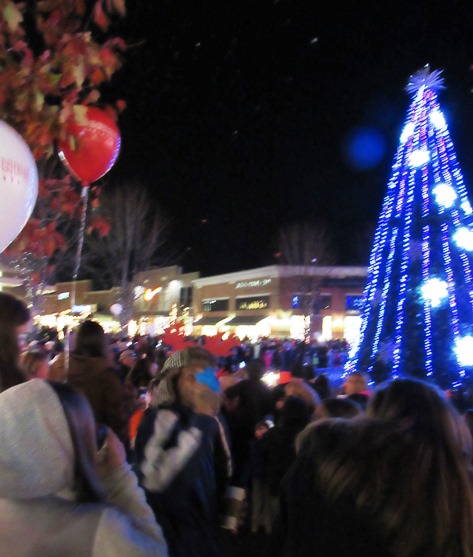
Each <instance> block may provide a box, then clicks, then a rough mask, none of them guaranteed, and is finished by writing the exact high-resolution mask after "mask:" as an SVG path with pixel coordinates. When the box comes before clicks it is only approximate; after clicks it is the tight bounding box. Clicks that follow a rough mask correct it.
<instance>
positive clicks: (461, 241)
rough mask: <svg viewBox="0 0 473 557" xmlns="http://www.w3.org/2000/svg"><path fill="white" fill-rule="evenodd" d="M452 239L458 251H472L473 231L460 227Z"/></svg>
mask: <svg viewBox="0 0 473 557" xmlns="http://www.w3.org/2000/svg"><path fill="white" fill-rule="evenodd" d="M453 239H454V241H455V243H456V244H457V246H458V247H459V248H460V249H464V250H466V251H473V230H470V229H469V228H467V227H466V226H462V227H461V228H459V229H458V230H457V231H456V232H455V234H454V236H453Z"/></svg>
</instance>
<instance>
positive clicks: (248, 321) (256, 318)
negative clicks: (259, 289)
mask: <svg viewBox="0 0 473 557" xmlns="http://www.w3.org/2000/svg"><path fill="white" fill-rule="evenodd" d="M266 317H268V316H267V315H237V316H236V317H234V318H233V319H230V321H227V322H226V323H225V324H226V325H229V326H230V327H238V326H239V325H256V323H259V322H260V321H262V320H263V319H266Z"/></svg>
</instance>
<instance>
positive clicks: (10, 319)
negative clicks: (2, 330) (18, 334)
mask: <svg viewBox="0 0 473 557" xmlns="http://www.w3.org/2000/svg"><path fill="white" fill-rule="evenodd" d="M30 319H31V314H30V310H29V309H28V307H27V305H26V304H25V303H24V302H23V300H20V298H17V297H16V296H13V295H12V294H7V293H5V292H0V326H2V325H4V324H5V325H7V326H8V327H20V326H21V325H25V323H28V321H29V320H30Z"/></svg>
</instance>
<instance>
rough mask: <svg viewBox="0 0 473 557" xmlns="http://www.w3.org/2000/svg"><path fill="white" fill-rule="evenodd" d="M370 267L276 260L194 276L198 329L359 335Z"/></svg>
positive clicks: (250, 333) (252, 335)
mask: <svg viewBox="0 0 473 557" xmlns="http://www.w3.org/2000/svg"><path fill="white" fill-rule="evenodd" d="M366 274H367V269H366V267H317V266H310V267H304V266H279V265H272V266H268V267H260V268H258V269H251V270H247V271H240V272H236V273H228V274H225V275H217V276H212V277H207V278H199V279H196V280H194V281H193V286H194V293H193V300H194V302H193V315H194V332H195V333H197V334H205V335H212V334H215V333H216V332H218V331H232V332H234V333H236V334H237V335H238V336H239V337H241V338H242V337H245V336H248V337H249V338H257V337H261V336H278V337H291V338H303V337H304V335H305V333H306V331H307V330H310V334H311V336H312V338H322V337H323V338H324V339H325V340H328V339H332V338H347V339H348V340H351V339H352V338H353V337H354V335H355V336H356V334H357V332H358V330H359V326H360V316H359V305H360V303H361V298H362V294H363V289H364V285H365V282H366Z"/></svg>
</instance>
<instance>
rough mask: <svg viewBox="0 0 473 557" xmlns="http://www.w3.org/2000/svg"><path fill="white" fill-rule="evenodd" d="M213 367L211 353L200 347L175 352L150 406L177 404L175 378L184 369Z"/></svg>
mask: <svg viewBox="0 0 473 557" xmlns="http://www.w3.org/2000/svg"><path fill="white" fill-rule="evenodd" d="M213 365H214V360H213V357H212V355H211V354H210V352H208V351H207V350H205V349H204V348H201V347H200V346H192V347H189V348H185V349H184V350H178V351H177V352H174V353H173V354H171V356H169V358H168V359H167V360H166V361H165V362H164V365H163V368H162V370H161V373H160V381H159V383H158V387H157V389H156V392H155V393H154V396H153V399H152V401H151V403H150V405H151V406H158V405H159V406H161V405H169V404H173V402H175V400H176V395H177V393H176V389H175V386H174V383H173V378H174V377H176V375H178V374H179V373H180V372H181V370H182V368H183V367H187V366H196V367H202V368H203V367H206V366H213Z"/></svg>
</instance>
